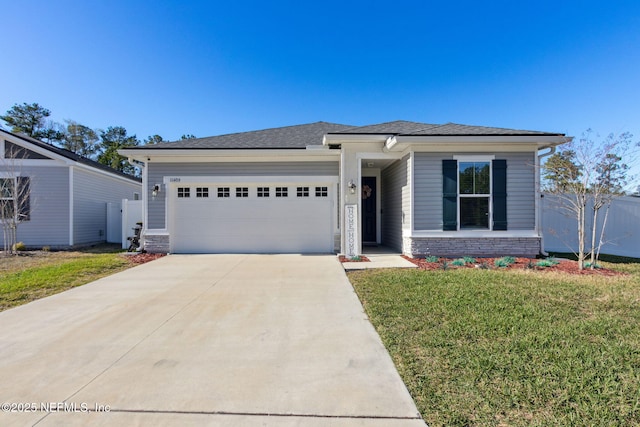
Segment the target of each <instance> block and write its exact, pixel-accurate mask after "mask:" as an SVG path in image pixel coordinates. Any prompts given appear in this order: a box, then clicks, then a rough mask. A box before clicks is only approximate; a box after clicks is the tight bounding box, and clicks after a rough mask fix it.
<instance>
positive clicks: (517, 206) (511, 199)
mask: <svg viewBox="0 0 640 427" xmlns="http://www.w3.org/2000/svg"><path fill="white" fill-rule="evenodd" d="M535 156H536V153H503V154H496V159H498V158H499V159H507V229H508V230H533V229H535V222H536V217H535V209H536V202H535V201H536V187H535V180H536V178H535V176H536V170H535Z"/></svg>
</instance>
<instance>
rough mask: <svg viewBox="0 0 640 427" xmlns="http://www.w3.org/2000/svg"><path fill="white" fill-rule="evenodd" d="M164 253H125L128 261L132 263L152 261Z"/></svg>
mask: <svg viewBox="0 0 640 427" xmlns="http://www.w3.org/2000/svg"><path fill="white" fill-rule="evenodd" d="M165 255H166V254H148V253H138V254H135V255H127V259H128V260H129V262H131V263H133V264H144V263H145V262H149V261H153V260H156V259H158V258H162V257H163V256H165Z"/></svg>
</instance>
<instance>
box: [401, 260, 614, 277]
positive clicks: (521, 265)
mask: <svg viewBox="0 0 640 427" xmlns="http://www.w3.org/2000/svg"><path fill="white" fill-rule="evenodd" d="M402 257H403V258H404V259H406V260H407V261H410V262H412V263H414V264H415V265H417V266H418V267H420V268H421V269H423V270H449V269H451V270H453V269H459V268H481V269H485V270H489V269H491V270H530V271H556V272H562V273H569V274H583V275H584V274H594V275H601V276H620V275H624V274H625V273H622V272H619V271H614V270H610V269H608V268H596V269H593V270H592V269H590V268H585V269H584V270H580V269H578V263H577V262H576V261H570V260H565V259H562V260H560V259H552V260H551V261H548V260H536V259H531V258H513V257H501V258H476V259H475V262H473V263H471V262H467V263H462V262H460V261H458V262H456V259H452V258H436V257H433V256H430V257H427V258H426V259H425V258H409V257H407V256H404V255H403V256H402ZM505 258H508V259H505ZM458 260H460V258H458ZM511 261H513V262H511ZM541 261H544V262H541ZM443 266H445V267H443Z"/></svg>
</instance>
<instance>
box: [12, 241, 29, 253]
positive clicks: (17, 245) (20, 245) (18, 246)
mask: <svg viewBox="0 0 640 427" xmlns="http://www.w3.org/2000/svg"><path fill="white" fill-rule="evenodd" d="M13 250H14V251H18V252H21V251H26V250H27V245H25V244H24V243H23V242H18V243H15V244H14V245H13Z"/></svg>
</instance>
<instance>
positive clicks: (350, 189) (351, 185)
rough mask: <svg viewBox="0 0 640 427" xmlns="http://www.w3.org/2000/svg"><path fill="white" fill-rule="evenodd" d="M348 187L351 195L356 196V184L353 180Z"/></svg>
mask: <svg viewBox="0 0 640 427" xmlns="http://www.w3.org/2000/svg"><path fill="white" fill-rule="evenodd" d="M347 186H348V187H349V191H350V192H351V194H356V183H355V182H353V180H351V181H349V184H347Z"/></svg>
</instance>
